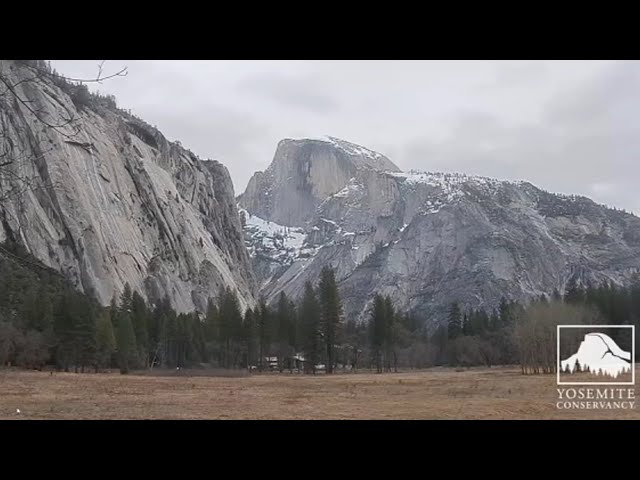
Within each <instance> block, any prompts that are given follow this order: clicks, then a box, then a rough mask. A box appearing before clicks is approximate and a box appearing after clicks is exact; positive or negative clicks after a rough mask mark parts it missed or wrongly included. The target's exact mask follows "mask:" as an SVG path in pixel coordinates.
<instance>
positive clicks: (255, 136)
mask: <svg viewBox="0 0 640 480" xmlns="http://www.w3.org/2000/svg"><path fill="white" fill-rule="evenodd" d="M97 63H98V61H94V60H92V61H55V62H54V66H55V67H56V68H57V69H58V70H59V71H61V72H63V73H65V74H68V75H73V76H81V75H84V76H87V75H89V76H90V75H95V72H96V65H97ZM122 65H126V66H128V67H129V75H128V76H127V77H126V78H118V79H113V80H110V81H108V82H105V83H104V84H103V85H98V86H94V87H97V89H99V90H101V91H102V92H106V93H112V94H114V95H116V97H117V98H118V103H119V104H120V105H121V106H123V107H124V108H130V109H131V110H132V111H133V112H134V113H136V114H137V115H139V116H141V117H142V118H144V119H145V120H147V121H148V122H150V123H152V124H155V125H157V126H158V128H160V129H161V130H162V131H163V133H164V134H165V135H166V136H167V137H168V138H170V139H173V140H180V141H181V142H182V144H183V145H185V146H186V147H187V148H190V149H191V150H192V151H194V152H195V153H196V154H198V155H200V156H202V157H204V158H215V159H218V160H221V161H222V162H223V163H225V165H226V166H227V167H228V168H229V171H230V172H231V175H232V177H233V180H234V184H235V188H236V192H238V193H240V192H241V191H242V190H243V189H244V187H245V186H246V183H247V181H248V180H249V178H250V176H251V175H252V173H253V172H254V171H256V170H264V169H265V168H266V167H267V166H268V165H269V163H270V162H271V160H272V157H273V153H274V151H275V148H276V145H277V143H278V141H279V140H280V139H282V138H285V137H304V136H317V135H323V134H328V135H334V136H337V137H341V138H345V139H346V140H350V141H353V142H356V143H360V144H363V145H366V146H367V147H369V148H372V149H375V150H378V151H380V152H381V153H384V154H385V155H387V156H389V157H390V158H391V159H392V160H393V161H394V162H395V163H396V164H398V166H400V167H401V168H404V169H409V168H416V169H423V170H446V171H464V172H467V173H471V174H478V175H486V176H494V177H498V178H506V179H524V180H528V181H531V182H532V183H534V184H537V185H539V186H540V187H542V188H545V189H547V190H550V191H557V192H564V193H576V194H582V195H587V196H589V197H591V198H593V199H594V200H596V201H599V202H603V203H607V204H609V205H615V206H617V207H619V208H625V209H627V210H634V211H635V212H637V213H640V197H638V195H636V189H637V186H636V185H635V183H637V182H636V179H637V178H638V177H640V166H638V161H637V159H638V157H639V156H640V123H639V122H637V121H636V117H637V115H638V113H637V112H638V111H640V62H611V61H593V62H582V61H566V62H561V61H544V62H541V61H536V62H507V61H501V62H493V61H486V62H485V61H469V62H463V61H451V62H441V61H425V62H422V61H110V62H108V63H107V69H110V70H114V69H118V68H120V66H122Z"/></svg>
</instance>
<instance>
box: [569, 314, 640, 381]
mask: <svg viewBox="0 0 640 480" xmlns="http://www.w3.org/2000/svg"><path fill="white" fill-rule="evenodd" d="M577 328H580V329H584V330H586V331H587V332H586V333H585V334H584V337H583V338H582V341H581V342H580V345H579V347H578V349H577V351H575V350H574V351H575V353H574V354H572V355H570V356H565V355H564V354H566V353H568V352H562V353H563V355H562V356H561V352H560V344H561V342H560V340H561V335H562V332H563V331H564V332H570V331H569V330H567V329H577ZM618 329H621V330H618ZM599 330H602V331H599ZM616 330H617V331H618V333H619V335H621V336H622V337H624V336H625V335H630V337H631V338H630V342H628V343H629V344H630V345H631V352H627V351H625V350H623V349H622V348H620V347H619V346H618V344H617V343H616V342H615V341H614V340H613V339H612V338H611V337H610V336H609V335H608V334H606V333H603V331H607V332H613V331H616ZM557 333H558V365H557V367H558V385H584V384H591V385H635V361H634V359H635V327H634V326H633V325H558V332H557ZM612 334H613V333H612ZM626 340H629V338H628V337H627V338H626ZM562 358H564V359H562ZM629 374H630V375H629ZM572 375H577V376H576V378H575V379H576V381H561V378H567V377H571V376H572ZM629 376H630V377H631V381H617V380H622V378H620V377H624V379H628V378H629Z"/></svg>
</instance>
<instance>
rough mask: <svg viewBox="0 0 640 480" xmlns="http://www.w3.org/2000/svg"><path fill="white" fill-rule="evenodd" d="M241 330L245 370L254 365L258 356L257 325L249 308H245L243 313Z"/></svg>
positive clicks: (254, 316)
mask: <svg viewBox="0 0 640 480" xmlns="http://www.w3.org/2000/svg"><path fill="white" fill-rule="evenodd" d="M242 329H243V342H244V350H245V361H244V363H245V365H246V367H247V368H249V369H250V368H251V366H252V365H255V364H256V361H257V354H258V348H257V347H258V346H257V343H258V324H257V320H256V315H255V314H254V311H253V310H252V309H251V308H247V311H246V312H245V313H244V321H243V323H242Z"/></svg>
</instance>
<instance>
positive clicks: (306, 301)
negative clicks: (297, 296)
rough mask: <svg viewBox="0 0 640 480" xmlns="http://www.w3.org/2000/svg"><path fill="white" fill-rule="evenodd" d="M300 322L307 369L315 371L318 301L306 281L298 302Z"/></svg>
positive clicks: (319, 353) (318, 344)
mask: <svg viewBox="0 0 640 480" xmlns="http://www.w3.org/2000/svg"><path fill="white" fill-rule="evenodd" d="M300 323H301V330H302V351H303V353H304V359H305V365H306V367H307V370H309V369H311V371H312V372H313V373H314V375H315V373H316V365H317V364H318V362H319V361H320V355H321V348H322V346H321V340H322V339H321V336H320V303H319V301H318V297H317V295H316V291H315V289H314V288H313V285H311V282H309V281H307V282H306V283H305V285H304V294H303V297H302V303H301V304H300Z"/></svg>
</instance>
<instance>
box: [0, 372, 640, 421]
mask: <svg viewBox="0 0 640 480" xmlns="http://www.w3.org/2000/svg"><path fill="white" fill-rule="evenodd" d="M557 397H558V394H557V392H556V377H555V375H537V376H522V375H521V374H520V372H519V370H517V369H515V368H513V369H510V368H492V369H470V370H464V371H456V370H454V369H439V368H437V369H430V370H424V371H415V372H411V371H409V372H404V373H395V374H383V375H376V374H373V373H357V374H337V375H333V376H324V375H318V376H316V377H314V376H309V375H296V374H293V375H290V374H262V375H252V376H241V377H230V376H227V377H207V376H186V375H184V374H183V375H179V376H178V375H168V376H157V375H154V376H151V375H119V374H118V373H109V374H74V373H54V374H53V375H51V374H50V373H49V372H31V371H18V370H0V419H640V410H639V409H638V407H636V409H635V410H581V411H565V410H558V409H557V408H556V402H557V400H558V398H557ZM16 409H20V413H19V414H18V413H17V412H16Z"/></svg>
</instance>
